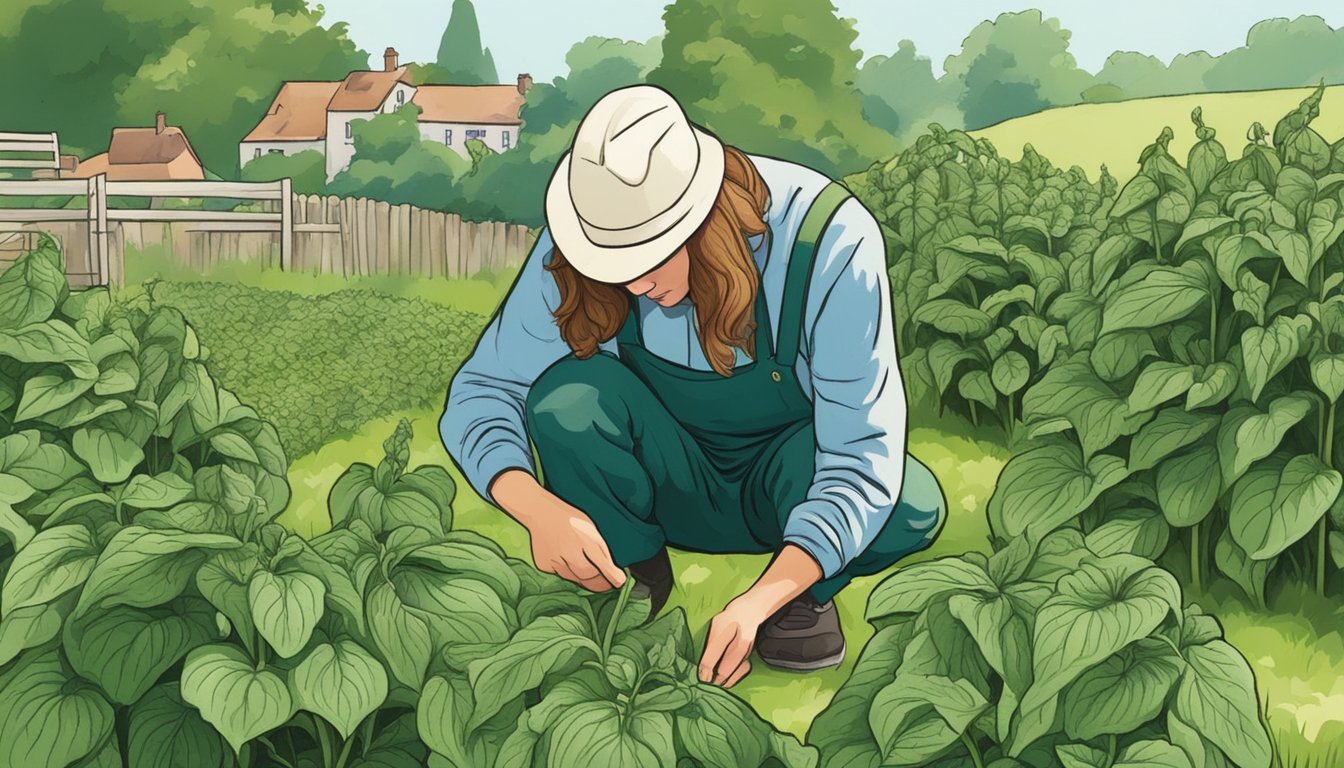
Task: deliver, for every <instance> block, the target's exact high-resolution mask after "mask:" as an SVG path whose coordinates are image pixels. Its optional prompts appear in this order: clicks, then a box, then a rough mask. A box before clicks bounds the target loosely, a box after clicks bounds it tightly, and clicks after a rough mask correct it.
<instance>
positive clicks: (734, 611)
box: [699, 593, 770, 688]
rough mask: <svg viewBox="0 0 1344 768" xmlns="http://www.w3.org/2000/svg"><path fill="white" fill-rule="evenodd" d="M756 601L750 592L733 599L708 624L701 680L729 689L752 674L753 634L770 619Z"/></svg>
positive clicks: (758, 600) (757, 600)
mask: <svg viewBox="0 0 1344 768" xmlns="http://www.w3.org/2000/svg"><path fill="white" fill-rule="evenodd" d="M765 607H766V606H764V605H763V603H762V602H761V600H760V599H759V598H755V597H753V596H752V595H751V593H747V594H744V595H742V596H740V597H737V598H734V599H733V601H732V602H731V603H729V604H728V606H727V607H725V608H724V609H723V610H722V611H720V612H719V614H718V615H717V616H715V617H714V619H713V620H712V621H710V623H709V636H708V637H707V638H706V639H705V652H704V655H703V656H701V657H700V670H699V674H700V680H701V681H702V682H706V683H713V684H714V685H720V686H723V687H724V688H731V687H732V686H734V685H736V684H737V681H739V680H741V679H742V678H743V677H746V675H747V673H748V672H750V671H751V661H750V657H751V650H752V648H754V647H755V646H756V633H757V632H758V631H759V630H760V628H761V624H763V623H765V620H766V619H768V618H770V616H769V614H767V613H765V611H764V608H765Z"/></svg>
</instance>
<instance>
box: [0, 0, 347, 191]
mask: <svg viewBox="0 0 1344 768" xmlns="http://www.w3.org/2000/svg"><path fill="white" fill-rule="evenodd" d="M321 21H322V13H321V12H320V11H317V10H312V9H310V8H309V7H308V5H307V3H305V2H302V0H271V2H266V0H255V1H254V0H212V2H209V3H202V2H195V1H193V0H162V1H161V2H154V3H106V2H102V1H101V0H6V1H5V2H4V3H2V4H0V72H23V73H24V74H23V76H21V77H7V78H5V87H4V94H5V101H6V103H7V104H10V105H23V108H22V109H10V110H8V111H7V113H6V115H5V128H6V129H7V130H20V131H43V132H45V131H56V132H58V133H59V134H60V137H61V143H62V151H64V152H69V153H71V154H80V155H85V156H87V155H90V154H94V153H97V152H102V151H104V150H105V149H106V148H107V144H108V139H109V138H110V136H111V131H112V128H114V127H117V126H132V125H142V126H144V125H153V124H154V113H155V112H160V111H162V112H164V113H166V115H167V117H168V122H169V124H171V125H179V126H181V127H182V128H183V130H184V131H186V133H187V136H188V138H189V139H190V140H191V143H192V147H193V148H194V149H195V150H196V153H197V155H199V156H200V158H201V160H202V162H203V163H204V164H205V165H206V167H207V168H209V169H210V170H212V171H214V172H216V173H218V174H220V175H222V176H226V177H228V176H233V175H234V174H235V172H236V170H237V163H238V142H239V141H240V140H241V139H242V138H243V136H245V135H246V134H247V132H248V131H249V130H250V129H251V128H252V127H253V126H254V125H256V122H257V120H259V119H260V118H261V116H262V115H263V114H265V112H266V109H267V108H268V107H269V105H270V102H271V99H272V98H273V97H274V96H275V94H276V92H277V91H278V90H279V88H280V85H281V83H283V82H284V81H285V80H337V79H340V78H342V77H344V76H345V75H346V73H348V72H349V71H350V70H352V69H359V68H362V67H365V66H367V62H368V55H367V54H366V53H365V52H363V51H360V50H358V49H357V48H356V47H355V45H354V43H352V42H351V41H350V40H349V38H348V37H347V36H346V28H345V25H344V24H333V25H330V26H329V27H324V26H322V25H321V24H320V22H321Z"/></svg>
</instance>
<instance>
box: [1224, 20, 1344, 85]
mask: <svg viewBox="0 0 1344 768" xmlns="http://www.w3.org/2000/svg"><path fill="white" fill-rule="evenodd" d="M1321 80H1324V81H1325V83H1326V84H1327V85H1332V84H1338V83H1344V27H1341V28H1340V29H1332V28H1331V27H1330V25H1328V24H1326V23H1325V20H1324V19H1322V18H1321V17H1320V16H1299V17H1297V18H1296V19H1294V20H1292V21H1289V20H1288V19H1267V20H1265V21H1262V22H1260V23H1258V24H1256V25H1255V26H1253V27H1251V31H1250V32H1249V33H1247V35H1246V45H1244V46H1242V47H1240V48H1234V49H1232V50H1230V51H1228V52H1227V53H1225V54H1223V55H1222V56H1220V57H1219V58H1218V60H1217V62H1216V63H1215V64H1214V65H1213V67H1212V68H1211V69H1210V70H1209V72H1208V74H1207V75H1205V76H1204V81H1205V83H1207V84H1208V86H1209V88H1210V89H1212V90H1217V91H1232V90H1239V91H1240V90H1253V89H1261V88H1291V87H1296V86H1304V85H1315V84H1317V83H1318V82H1320V81H1321Z"/></svg>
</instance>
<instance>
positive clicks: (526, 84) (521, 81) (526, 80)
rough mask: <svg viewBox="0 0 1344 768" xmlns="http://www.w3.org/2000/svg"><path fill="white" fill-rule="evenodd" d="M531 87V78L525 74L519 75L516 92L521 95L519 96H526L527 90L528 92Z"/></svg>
mask: <svg viewBox="0 0 1344 768" xmlns="http://www.w3.org/2000/svg"><path fill="white" fill-rule="evenodd" d="M531 87H532V76H531V75H529V74H527V73H526V72H524V73H523V74H521V75H519V76H518V92H519V93H521V94H523V95H524V96H526V95H527V92H528V90H529V89H530V88H531Z"/></svg>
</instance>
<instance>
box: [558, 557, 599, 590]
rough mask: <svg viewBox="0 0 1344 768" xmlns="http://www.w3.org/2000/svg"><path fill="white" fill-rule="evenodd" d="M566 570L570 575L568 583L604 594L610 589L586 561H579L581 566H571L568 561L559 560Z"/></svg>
mask: <svg viewBox="0 0 1344 768" xmlns="http://www.w3.org/2000/svg"><path fill="white" fill-rule="evenodd" d="M561 560H562V561H563V562H564V564H565V567H566V569H567V570H568V571H569V573H570V577H571V578H570V581H572V582H574V583H575V584H578V585H579V586H581V587H583V588H584V589H587V590H589V591H591V592H606V591H607V590H609V589H611V584H609V583H607V580H606V579H604V578H603V577H602V574H600V573H598V572H597V569H596V568H594V567H593V566H592V564H591V563H589V562H588V561H587V560H586V559H585V560H583V561H581V563H582V564H581V565H575V564H571V563H570V562H569V561H568V560H565V559H564V558H561Z"/></svg>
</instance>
